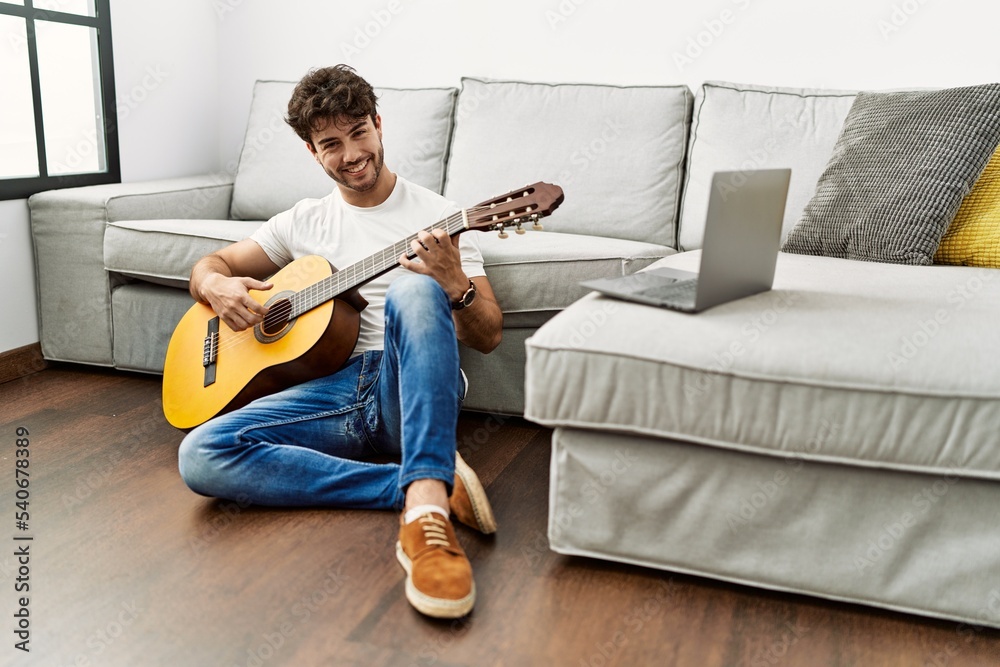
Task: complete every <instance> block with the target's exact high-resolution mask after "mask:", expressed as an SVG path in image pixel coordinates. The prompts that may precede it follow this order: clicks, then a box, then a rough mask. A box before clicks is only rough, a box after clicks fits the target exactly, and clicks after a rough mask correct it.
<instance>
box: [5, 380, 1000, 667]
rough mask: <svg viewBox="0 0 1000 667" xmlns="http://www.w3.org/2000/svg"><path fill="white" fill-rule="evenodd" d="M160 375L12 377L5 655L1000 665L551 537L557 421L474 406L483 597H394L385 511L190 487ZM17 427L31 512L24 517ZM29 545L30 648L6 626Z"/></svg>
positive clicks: (222, 660) (47, 658)
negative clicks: (414, 601) (297, 505)
mask: <svg viewBox="0 0 1000 667" xmlns="http://www.w3.org/2000/svg"><path fill="white" fill-rule="evenodd" d="M159 390H160V386H159V379H158V378H155V377H145V376H137V375H129V374H122V373H116V372H110V371H108V372H105V371H95V370H91V369H85V368H79V367H65V366H58V365H57V366H55V367H53V368H50V369H48V370H45V371H42V372H39V373H35V374H34V375H30V376H28V377H25V378H22V379H20V380H15V381H13V382H8V383H6V384H3V385H0V422H2V424H3V428H2V429H0V432H2V433H3V438H5V441H4V442H2V443H0V446H2V449H0V451H2V455H0V468H2V469H0V498H2V501H3V503H5V504H6V505H7V507H6V508H5V510H4V511H3V512H2V513H0V516H5V517H7V518H6V519H4V520H5V521H6V522H8V526H7V529H6V530H4V531H0V532H3V533H6V534H7V535H9V536H10V537H7V538H5V539H7V540H8V544H7V546H5V547H0V554H2V555H0V583H2V585H0V591H2V592H0V613H2V614H3V617H4V618H5V619H7V620H6V621H5V622H4V623H3V624H2V627H3V637H4V642H3V644H2V645H0V665H38V666H45V667H60V666H67V667H68V666H69V665H74V666H76V665H93V666H97V665H101V666H112V667H117V666H122V667H147V666H149V667H155V666H159V665H165V666H166V665H170V666H171V667H174V666H183V667H203V666H204V667H234V666H240V667H264V666H267V667H270V666H275V665H295V666H304V667H310V666H314V665H338V666H339V665H359V666H364V667H378V666H380V665H439V666H442V667H444V666H448V665H477V666H478V665H517V666H522V665H568V666H573V667H584V666H589V667H603V666H609V665H627V666H633V665H695V666H698V667H708V666H713V665H750V666H753V667H756V666H757V665H810V666H819V665H921V666H922V665H935V666H943V665H997V664H1000V633H998V632H995V631H991V630H982V629H972V630H970V629H968V628H965V629H962V628H960V626H959V624H958V623H951V622H941V621H931V620H926V619H921V618H917V617H911V616H905V615H901V614H892V613H887V612H882V611H878V610H873V609H868V608H863V607H856V606H850V605H845V604H837V603H829V602H825V601H820V600H815V599H811V598H806V597H799V596H793V595H783V594H776V593H769V592H764V591H758V590H755V589H751V588H744V587H740V586H735V585H729V584H723V583H718V582H713V581H709V580H705V579H699V578H696V577H689V576H683V575H677V574H671V573H668V572H661V571H656V570H649V569H643V568H639V567H631V566H624V565H617V564H613V563H607V562H602V561H597V560H588V559H583V558H570V557H564V556H560V555H558V554H555V553H552V552H551V551H549V550H548V548H547V543H546V538H545V534H546V532H545V531H546V512H547V498H548V467H549V464H548V462H549V436H550V434H549V432H548V431H547V430H544V429H540V428H538V427H536V426H534V425H531V424H529V423H528V422H525V421H523V420H518V419H505V418H501V417H496V416H488V415H481V414H474V413H468V414H464V415H463V416H462V421H461V424H460V429H459V441H460V444H459V448H460V451H461V452H462V453H463V455H465V456H466V458H467V460H468V461H469V463H470V464H471V465H472V466H473V467H474V468H476V470H477V471H478V472H479V474H480V475H481V477H482V479H483V481H484V483H485V484H486V486H487V489H488V491H489V492H490V496H491V499H492V501H493V506H494V509H495V511H496V514H497V520H498V522H499V525H500V528H499V532H498V534H497V535H496V536H495V537H493V538H485V537H482V536H479V535H477V534H474V533H472V532H471V531H469V530H464V529H462V528H461V527H460V528H459V539H461V540H462V541H463V544H464V545H465V547H466V550H467V552H468V554H469V557H470V559H471V560H472V563H473V567H474V568H475V572H476V580H477V585H478V588H479V600H478V603H477V605H476V608H475V611H474V612H473V613H472V615H471V616H469V617H468V618H466V619H464V620H461V621H454V622H439V621H431V620H428V619H426V618H424V617H422V616H421V615H420V614H418V613H416V612H415V611H414V610H413V609H411V608H410V606H409V605H408V604H407V602H406V600H405V599H404V597H403V571H402V569H401V568H400V567H399V565H398V564H397V563H396V559H395V557H394V553H393V546H394V543H395V535H396V522H397V517H396V516H395V515H394V514H391V513H385V512H358V511H353V512H348V511H330V510H312V509H301V510H274V509H264V508H257V507H248V506H241V505H240V504H239V503H235V502H217V501H213V500H209V499H206V498H202V497H200V496H197V495H195V494H194V493H192V492H190V491H189V490H188V489H187V488H186V487H185V486H184V484H183V483H182V482H181V480H180V478H179V477H178V474H177V467H176V450H177V445H178V443H179V442H180V440H181V435H182V434H181V433H180V432H178V431H176V430H174V429H173V428H171V427H170V426H168V425H167V424H166V422H165V421H164V419H163V417H162V415H161V412H160V399H159ZM19 427H20V428H24V429H27V430H28V432H29V436H28V437H29V439H30V445H29V448H30V451H31V454H30V467H29V473H30V487H29V490H30V494H31V495H30V506H29V510H30V511H29V513H30V520H29V530H28V531H27V532H21V531H18V530H16V529H15V525H14V524H15V517H14V512H15V507H14V503H15V498H14V491H15V489H16V487H15V486H14V475H15V473H14V466H15V459H16V456H15V438H16V435H15V431H16V429H17V428H19ZM14 535H21V536H24V535H31V536H33V537H34V540H33V541H31V542H14V541H13V540H12V539H11V537H13V536H14ZM24 544H30V562H29V565H28V567H29V569H30V574H29V575H28V577H29V578H30V581H29V582H28V583H29V585H30V594H29V596H30V601H29V603H28V610H29V613H30V632H31V635H30V637H31V638H30V648H31V653H30V654H24V653H22V652H21V651H18V650H16V649H15V648H14V643H15V642H16V641H18V639H17V638H16V637H15V636H14V635H13V634H12V633H11V628H13V627H14V624H13V623H12V621H11V618H12V615H13V614H14V613H15V611H16V610H17V609H19V608H20V605H19V604H18V597H20V596H21V595H23V594H22V593H15V591H14V585H15V583H16V579H17V578H18V577H19V576H20V575H19V573H18V568H19V563H18V562H17V561H18V559H17V557H16V556H14V555H13V554H14V551H15V549H16V548H17V546H20V545H24ZM998 576H1000V573H998ZM992 583H996V582H992ZM985 584H986V582H984V585H985Z"/></svg>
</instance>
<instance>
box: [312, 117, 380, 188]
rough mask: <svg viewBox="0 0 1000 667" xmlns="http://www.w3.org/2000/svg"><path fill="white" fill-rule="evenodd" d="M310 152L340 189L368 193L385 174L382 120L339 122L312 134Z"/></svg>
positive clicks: (351, 119)
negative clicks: (382, 174)
mask: <svg viewBox="0 0 1000 667" xmlns="http://www.w3.org/2000/svg"><path fill="white" fill-rule="evenodd" d="M309 150H310V151H311V152H312V154H313V155H314V156H315V157H316V161H317V162H319V163H320V165H321V166H322V167H323V170H324V171H326V173H327V175H329V176H330V178H332V179H333V180H334V181H336V182H337V183H338V184H339V185H340V186H341V187H344V188H348V189H349V190H353V191H355V192H367V191H368V190H371V189H372V188H373V187H375V184H376V183H377V182H378V178H379V175H380V174H381V173H382V165H383V162H384V156H385V151H384V150H383V149H382V118H381V117H380V116H375V120H374V122H373V121H372V118H371V116H365V117H364V119H357V118H343V117H342V118H338V119H337V120H336V121H334V122H331V123H328V124H327V125H326V127H324V128H322V129H321V130H319V131H316V132H313V133H312V145H310V146H309Z"/></svg>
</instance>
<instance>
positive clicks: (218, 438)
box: [178, 275, 464, 510]
mask: <svg viewBox="0 0 1000 667" xmlns="http://www.w3.org/2000/svg"><path fill="white" fill-rule="evenodd" d="M463 394H464V385H463V380H462V375H461V371H460V370H459V366H458V342H457V340H456V338H455V325H454V322H453V321H452V317H451V308H450V305H449V301H448V296H447V294H445V291H444V290H443V289H442V288H441V286H440V285H438V283H437V282H436V281H435V280H433V279H432V278H429V277H427V276H421V275H404V276H401V277H400V278H397V279H396V280H394V281H393V282H392V284H391V285H390V286H389V291H388V293H387V295H386V305H385V348H384V350H374V351H368V352H364V353H362V354H360V355H358V356H356V357H354V358H353V359H351V360H350V361H349V362H348V363H347V364H346V365H345V366H344V367H343V368H341V369H340V370H339V371H337V372H336V373H334V374H333V375H329V376H327V377H323V378H319V379H317V380H313V381H311V382H306V383H304V384H300V385H298V386H295V387H292V388H290V389H286V390H284V391H282V392H279V393H277V394H273V395H271V396H266V397H264V398H261V399H258V400H256V401H254V402H252V403H250V404H249V405H247V406H246V407H244V408H241V409H239V410H236V411H234V412H231V413H228V414H225V415H222V416H219V417H216V418H215V419H212V420H210V421H208V422H206V423H204V424H202V425H201V426H199V427H198V428H196V429H194V430H193V431H191V432H190V433H188V435H187V436H186V437H185V438H184V440H183V441H182V442H181V445H180V450H179V452H178V459H179V468H180V474H181V477H182V478H183V479H184V482H185V483H186V484H187V485H188V486H189V487H190V488H191V489H192V490H193V491H195V492H197V493H200V494H202V495H206V496H214V497H217V498H226V499H237V498H238V499H240V500H241V501H249V502H251V503H255V504H259V505H272V506H286V507H287V506H306V505H322V506H330V507H343V508H365V509H396V510H399V509H402V507H403V500H404V497H405V493H406V487H407V486H408V485H409V484H410V483H411V482H413V481H415V480H418V479H437V480H441V481H442V482H444V483H445V485H446V486H447V489H448V493H449V494H450V493H451V489H452V484H453V483H454V475H455V473H454V471H455V429H456V425H457V422H458V412H459V409H460V408H461V401H462V397H463ZM372 459H379V460H385V459H391V460H392V461H399V463H396V462H376V461H373V460H372Z"/></svg>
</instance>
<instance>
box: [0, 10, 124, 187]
mask: <svg viewBox="0 0 1000 667" xmlns="http://www.w3.org/2000/svg"><path fill="white" fill-rule="evenodd" d="M109 5H110V0H0V90H3V91H4V95H3V97H4V101H5V103H4V104H3V105H0V199H21V198H24V197H27V196H29V195H31V194H34V193H35V192H41V191H42V190H51V189H53V188H68V187H75V186H79V185H96V184H99V183H118V182H120V181H121V166H120V164H119V161H118V133H117V131H116V122H117V121H116V116H115V89H114V66H113V64H112V61H111V17H110V14H109Z"/></svg>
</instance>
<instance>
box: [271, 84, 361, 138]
mask: <svg viewBox="0 0 1000 667" xmlns="http://www.w3.org/2000/svg"><path fill="white" fill-rule="evenodd" d="M377 101H378V97H377V96H376V95H375V91H374V90H373V89H372V87H371V84H369V83H368V82H367V81H365V80H364V79H362V78H361V77H360V76H358V74H357V72H355V71H354V68H353V67H349V66H347V65H335V66H333V67H323V68H320V69H313V70H309V73H308V74H306V75H305V76H304V77H302V80H301V81H299V83H298V85H296V86H295V90H294V91H293V92H292V99H290V100H289V101H288V115H287V116H285V122H286V123H288V124H289V125H291V126H292V129H293V130H295V134H297V135H299V137H300V138H301V139H302V140H303V141H305V142H306V143H308V144H310V145H312V133H313V132H316V131H320V130H322V129H323V128H324V127H326V125H327V123H329V122H330V121H331V120H334V119H337V118H340V117H342V116H343V117H346V118H350V119H352V120H354V119H361V118H364V117H365V116H371V119H372V121H373V122H374V120H375V114H376V102H377Z"/></svg>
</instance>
